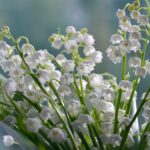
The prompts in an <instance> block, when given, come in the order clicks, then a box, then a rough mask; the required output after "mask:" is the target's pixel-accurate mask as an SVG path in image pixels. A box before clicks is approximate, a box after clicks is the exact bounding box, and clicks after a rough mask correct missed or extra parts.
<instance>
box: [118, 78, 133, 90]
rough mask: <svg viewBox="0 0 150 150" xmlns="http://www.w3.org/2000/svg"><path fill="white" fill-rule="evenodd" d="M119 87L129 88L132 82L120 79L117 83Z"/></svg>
mask: <svg viewBox="0 0 150 150" xmlns="http://www.w3.org/2000/svg"><path fill="white" fill-rule="evenodd" d="M119 87H120V88H121V89H123V90H130V89H131V87H132V83H131V82H130V81H128V80H121V81H120V83H119Z"/></svg>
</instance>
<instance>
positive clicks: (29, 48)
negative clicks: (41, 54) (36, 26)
mask: <svg viewBox="0 0 150 150" xmlns="http://www.w3.org/2000/svg"><path fill="white" fill-rule="evenodd" d="M21 51H22V52H23V54H24V55H25V54H28V55H30V54H33V53H34V47H33V45H31V44H27V43H26V44H23V45H22V47H21Z"/></svg>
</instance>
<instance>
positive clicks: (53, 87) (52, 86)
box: [49, 82, 73, 131]
mask: <svg viewBox="0 0 150 150" xmlns="http://www.w3.org/2000/svg"><path fill="white" fill-rule="evenodd" d="M49 85H50V87H51V89H52V90H53V92H54V94H55V95H56V97H57V99H58V100H59V102H60V104H61V107H62V108H63V111H64V113H65V115H66V118H67V121H68V124H69V126H70V127H71V121H70V118H69V115H68V113H67V111H66V109H65V106H64V103H63V101H62V100H61V98H60V96H59V94H58V92H57V90H56V88H55V86H54V84H53V82H50V84H49ZM71 130H72V128H71ZM72 131H73V130H72Z"/></svg>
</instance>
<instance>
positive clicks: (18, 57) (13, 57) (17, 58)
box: [11, 55, 22, 66]
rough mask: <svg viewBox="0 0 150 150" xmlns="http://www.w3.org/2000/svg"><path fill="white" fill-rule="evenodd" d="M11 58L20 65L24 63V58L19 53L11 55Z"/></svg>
mask: <svg viewBox="0 0 150 150" xmlns="http://www.w3.org/2000/svg"><path fill="white" fill-rule="evenodd" d="M11 60H12V62H13V63H14V64H15V65H16V66H20V65H21V64H22V59H21V58H20V56H19V55H13V56H11Z"/></svg>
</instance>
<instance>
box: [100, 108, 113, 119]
mask: <svg viewBox="0 0 150 150" xmlns="http://www.w3.org/2000/svg"><path fill="white" fill-rule="evenodd" d="M114 114H115V112H114V110H112V111H106V112H105V113H103V114H101V120H103V121H113V119H114Z"/></svg>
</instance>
